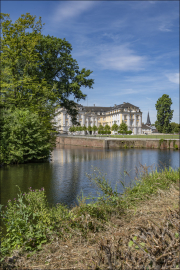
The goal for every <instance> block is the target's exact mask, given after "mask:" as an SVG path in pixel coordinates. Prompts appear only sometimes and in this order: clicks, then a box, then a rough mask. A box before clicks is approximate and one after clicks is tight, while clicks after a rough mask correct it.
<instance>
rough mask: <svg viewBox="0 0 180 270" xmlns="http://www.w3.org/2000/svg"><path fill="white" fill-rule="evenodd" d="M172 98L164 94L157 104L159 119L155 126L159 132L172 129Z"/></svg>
mask: <svg viewBox="0 0 180 270" xmlns="http://www.w3.org/2000/svg"><path fill="white" fill-rule="evenodd" d="M171 105H172V100H171V98H170V97H169V95H166V94H164V95H162V97H160V98H159V99H158V100H157V103H156V104H155V107H156V110H157V121H156V122H155V127H156V128H157V130H158V132H161V133H170V132H171V131H172V127H171V124H170V122H171V119H172V117H173V112H174V111H173V110H171Z"/></svg>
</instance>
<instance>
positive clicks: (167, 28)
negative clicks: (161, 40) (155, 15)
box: [159, 23, 172, 32]
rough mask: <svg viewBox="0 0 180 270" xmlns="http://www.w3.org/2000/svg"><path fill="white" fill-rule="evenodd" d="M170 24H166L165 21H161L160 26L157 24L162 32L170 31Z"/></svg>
mask: <svg viewBox="0 0 180 270" xmlns="http://www.w3.org/2000/svg"><path fill="white" fill-rule="evenodd" d="M171 26H172V25H171V24H169V25H168V24H166V23H162V24H161V25H160V26H159V30H160V31H162V32H171V31H172V30H171V29H170V27H171Z"/></svg>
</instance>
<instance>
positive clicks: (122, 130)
mask: <svg viewBox="0 0 180 270" xmlns="http://www.w3.org/2000/svg"><path fill="white" fill-rule="evenodd" d="M127 131H128V126H127V125H126V123H124V122H122V123H121V124H120V126H119V133H122V134H126V133H127Z"/></svg>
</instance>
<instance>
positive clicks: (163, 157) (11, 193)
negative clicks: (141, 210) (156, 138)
mask: <svg viewBox="0 0 180 270" xmlns="http://www.w3.org/2000/svg"><path fill="white" fill-rule="evenodd" d="M140 164H142V165H145V164H146V165H147V166H149V165H152V164H155V165H157V164H159V165H160V167H159V168H158V169H162V168H164V167H163V166H164V165H163V164H166V166H167V167H169V166H172V167H173V168H177V167H178V166H179V152H178V151H177V152H176V151H173V150H160V149H148V150H146V149H116V150H114V149H113V150H112V149H111V150H108V149H106V150H105V149H97V148H96V149H95V148H94V149H92V148H88V147H87V148H86V147H83V148H80V147H70V146H66V147H62V149H61V148H59V149H55V150H54V151H53V153H52V162H50V163H48V162H47V163H36V164H34V163H30V164H22V165H13V166H7V167H2V168H1V169H0V174H1V175H0V176H1V204H3V205H6V203H7V201H8V199H11V200H13V198H17V192H18V189H17V188H16V185H19V186H20V188H21V190H22V191H23V192H24V191H25V192H27V191H28V188H29V187H32V189H40V188H41V187H44V188H45V191H46V194H47V199H48V201H49V202H50V203H53V204H55V203H58V202H64V203H67V204H72V203H73V202H74V201H75V200H76V197H77V195H78V194H79V193H80V191H81V189H82V190H83V192H84V195H85V196H87V194H89V193H90V192H91V191H92V189H91V186H90V185H89V183H88V179H87V178H86V177H85V173H86V172H87V173H91V166H94V167H97V168H99V169H100V171H101V172H102V173H108V175H107V179H109V180H110V182H111V184H112V186H113V187H115V185H116V182H117V181H118V180H124V182H125V185H126V186H128V185H130V183H132V180H133V179H134V177H135V167H139V166H140ZM124 171H127V172H128V174H129V176H128V175H124ZM119 187H120V188H121V189H122V186H121V185H119Z"/></svg>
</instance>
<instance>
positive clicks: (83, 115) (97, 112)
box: [55, 102, 142, 134]
mask: <svg viewBox="0 0 180 270" xmlns="http://www.w3.org/2000/svg"><path fill="white" fill-rule="evenodd" d="M77 107H78V115H77V121H78V122H79V123H80V125H81V126H84V125H85V126H86V127H88V126H91V127H93V126H94V125H95V126H97V127H99V125H102V126H105V125H106V124H108V125H109V126H110V127H112V125H113V124H115V123H116V124H117V125H120V124H121V123H122V122H125V123H126V124H127V126H128V130H132V132H133V134H141V133H142V112H141V110H140V109H139V107H136V106H134V105H132V104H130V103H127V102H123V104H120V105H116V104H115V105H114V106H113V107H98V106H95V104H94V106H82V105H81V104H77ZM58 112H59V113H58V114H57V116H56V117H55V122H56V126H57V129H58V130H59V131H60V132H61V133H68V132H69V128H70V127H71V126H72V122H71V116H70V115H68V114H67V111H66V109H65V108H60V109H58Z"/></svg>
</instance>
